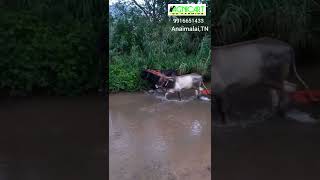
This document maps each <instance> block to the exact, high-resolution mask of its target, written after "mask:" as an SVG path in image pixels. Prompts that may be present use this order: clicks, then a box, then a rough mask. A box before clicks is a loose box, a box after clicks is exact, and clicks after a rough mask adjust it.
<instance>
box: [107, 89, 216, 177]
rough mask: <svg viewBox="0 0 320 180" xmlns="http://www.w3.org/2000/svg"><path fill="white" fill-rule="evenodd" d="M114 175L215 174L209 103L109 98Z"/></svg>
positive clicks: (136, 96)
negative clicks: (213, 172) (212, 171)
mask: <svg viewBox="0 0 320 180" xmlns="http://www.w3.org/2000/svg"><path fill="white" fill-rule="evenodd" d="M109 100H110V101H109V102H110V103H109V115H110V116H109V124H112V126H110V134H109V139H110V147H109V148H110V149H109V157H110V162H109V165H110V179H111V180H118V179H121V180H127V179H128V180H132V179H150V178H151V179H154V180H158V179H159V180H162V179H166V180H167V179H185V180H188V179H190V180H194V179H203V180H207V179H208V180H209V179H210V178H211V174H210V171H209V170H208V167H210V166H211V165H210V161H211V155H210V152H211V112H210V103H208V102H203V101H200V100H192V101H184V102H174V101H164V100H161V99H158V98H156V97H154V96H151V95H146V94H118V95H111V96H110V97H109Z"/></svg>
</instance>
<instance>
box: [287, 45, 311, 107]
mask: <svg viewBox="0 0 320 180" xmlns="http://www.w3.org/2000/svg"><path fill="white" fill-rule="evenodd" d="M291 57H292V69H293V73H294V75H295V76H296V78H297V79H298V80H299V82H300V83H301V84H302V85H303V87H304V88H305V89H306V90H307V92H308V94H309V96H310V98H311V99H312V100H314V101H317V99H316V98H315V97H314V96H313V94H312V93H311V92H310V88H309V86H308V84H307V83H306V82H305V81H304V80H303V79H302V77H301V76H300V75H299V73H298V71H297V66H296V58H295V53H294V50H293V48H292V49H291Z"/></svg>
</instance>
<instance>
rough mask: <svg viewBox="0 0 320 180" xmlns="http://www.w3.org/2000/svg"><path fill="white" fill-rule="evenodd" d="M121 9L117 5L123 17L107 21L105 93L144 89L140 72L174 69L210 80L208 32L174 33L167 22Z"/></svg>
mask: <svg viewBox="0 0 320 180" xmlns="http://www.w3.org/2000/svg"><path fill="white" fill-rule="evenodd" d="M121 7H122V6H121V3H119V4H118V7H117V8H118V10H119V11H120V12H122V14H123V16H121V17H118V16H111V17H110V18H109V20H110V24H109V33H110V36H109V37H110V39H109V43H110V50H109V52H110V59H109V82H108V84H109V91H111V92H118V91H138V90H141V89H144V88H145V87H146V86H145V85H146V84H145V82H144V81H143V80H141V78H140V73H141V71H142V70H144V69H174V70H178V72H179V73H180V74H186V73H191V72H196V73H199V74H201V75H203V76H205V77H207V78H210V73H209V67H210V62H211V61H210V59H211V58H210V57H211V54H210V46H211V36H210V34H209V33H194V32H192V33H191V32H174V31H171V27H172V26H173V25H172V24H171V23H170V22H168V20H165V19H163V20H162V21H159V22H153V21H149V20H148V19H147V18H145V17H142V16H141V13H140V12H139V10H138V9H135V8H134V7H132V8H131V9H125V8H121ZM121 10H122V11H121ZM176 26H177V25H176Z"/></svg>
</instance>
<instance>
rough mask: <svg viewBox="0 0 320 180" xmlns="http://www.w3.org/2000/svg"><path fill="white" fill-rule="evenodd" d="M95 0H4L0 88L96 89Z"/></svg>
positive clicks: (59, 91) (49, 91)
mask: <svg viewBox="0 0 320 180" xmlns="http://www.w3.org/2000/svg"><path fill="white" fill-rule="evenodd" d="M89 2H90V3H91V6H90V5H89V4H90V3H89ZM93 2H95V3H93ZM97 2H99V1H85V0H83V1H72V0H69V1H50V0H44V1H37V0H23V1H22V0H16V1H4V2H2V4H1V9H0V12H1V13H0V46H1V49H0V79H1V82H0V90H1V91H2V92H5V93H8V94H9V95H25V94H34V93H39V92H41V93H46V94H62V95H73V94H80V93H84V92H86V91H88V90H90V89H97V88H98V75H97V72H98V64H99V60H98V58H97V47H96V46H97V38H98V33H99V32H98V31H99V26H100V24H102V23H101V19H102V16H101V13H100V14H99V13H98V12H97V7H99V4H98V3H97ZM82 3H84V4H82ZM85 3H87V4H85ZM90 7H91V8H90ZM94 9H96V10H94Z"/></svg>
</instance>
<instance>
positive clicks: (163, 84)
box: [156, 77, 176, 89]
mask: <svg viewBox="0 0 320 180" xmlns="http://www.w3.org/2000/svg"><path fill="white" fill-rule="evenodd" d="M175 81H176V80H175V77H168V78H160V79H159V81H158V83H157V84H156V88H166V89H170V88H173V87H174V83H175Z"/></svg>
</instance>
